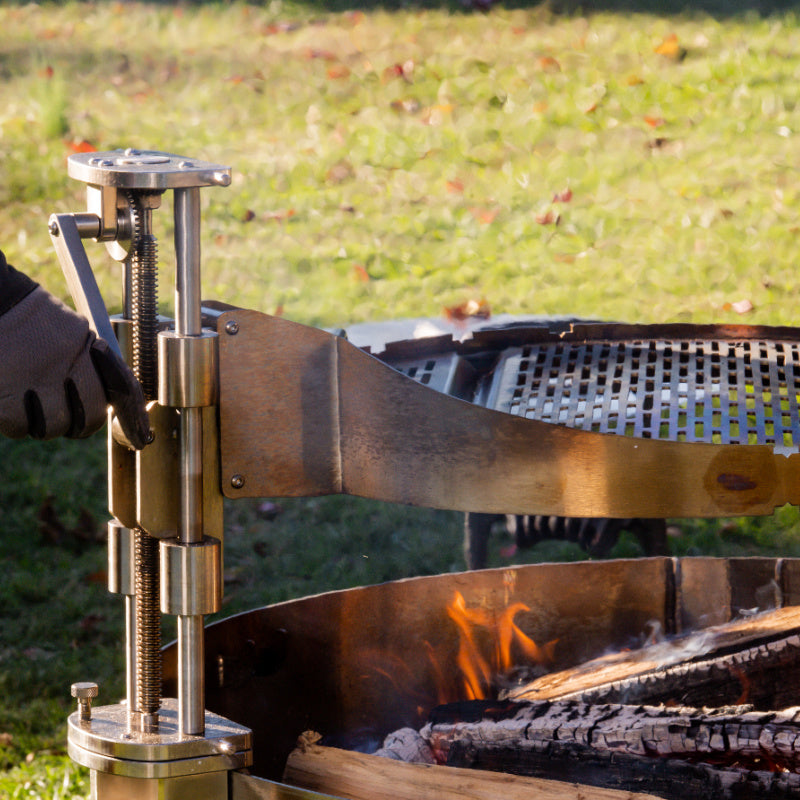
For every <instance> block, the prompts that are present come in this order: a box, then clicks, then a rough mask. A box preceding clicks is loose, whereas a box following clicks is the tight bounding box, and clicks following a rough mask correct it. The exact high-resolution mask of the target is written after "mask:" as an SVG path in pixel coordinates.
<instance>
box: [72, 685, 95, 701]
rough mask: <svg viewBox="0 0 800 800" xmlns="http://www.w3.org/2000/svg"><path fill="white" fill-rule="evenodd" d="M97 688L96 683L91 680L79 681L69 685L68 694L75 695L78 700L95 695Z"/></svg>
mask: <svg viewBox="0 0 800 800" xmlns="http://www.w3.org/2000/svg"><path fill="white" fill-rule="evenodd" d="M98 691H99V689H98V687H97V684H96V683H93V682H92V681H80V682H79V683H73V684H72V686H70V694H71V695H72V696H73V697H77V698H78V699H79V700H86V699H88V698H90V697H97V693H98Z"/></svg>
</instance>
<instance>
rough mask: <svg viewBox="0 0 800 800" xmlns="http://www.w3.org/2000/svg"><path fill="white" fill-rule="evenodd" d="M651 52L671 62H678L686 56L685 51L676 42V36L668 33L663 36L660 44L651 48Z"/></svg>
mask: <svg viewBox="0 0 800 800" xmlns="http://www.w3.org/2000/svg"><path fill="white" fill-rule="evenodd" d="M653 52H655V53H658V55H660V56H664V57H665V58H669V59H671V60H673V61H679V60H680V59H682V58H683V57H684V56H685V55H686V50H684V49H683V48H682V47H681V45H680V42H678V35H677V34H675V33H670V34H668V35H667V36H665V37H664V38H663V39H662V40H661V42H660V43H659V44H657V45H656V46H655V47H654V48H653Z"/></svg>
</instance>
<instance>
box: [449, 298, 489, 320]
mask: <svg viewBox="0 0 800 800" xmlns="http://www.w3.org/2000/svg"><path fill="white" fill-rule="evenodd" d="M442 311H443V313H444V316H445V318H446V319H448V320H450V321H451V322H464V320H467V319H489V318H490V317H491V316H492V312H491V309H490V308H489V303H488V302H487V301H486V300H485V299H484V298H481V299H480V300H467V301H466V302H465V303H461V304H459V305H457V306H448V307H445V308H444V309H442Z"/></svg>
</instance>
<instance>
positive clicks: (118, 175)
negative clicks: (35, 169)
mask: <svg viewBox="0 0 800 800" xmlns="http://www.w3.org/2000/svg"><path fill="white" fill-rule="evenodd" d="M67 172H68V174H69V176H70V177H71V178H75V179H77V180H79V181H83V182H84V183H88V184H91V185H94V186H114V187H116V188H119V189H146V190H149V191H165V190H167V189H189V188H193V187H198V186H228V185H229V184H230V182H231V169H230V167H226V166H222V165H221V164H212V163H209V162H207V161H198V160H197V159H189V158H186V157H184V156H179V155H175V154H173V153H162V152H159V151H157V150H134V149H132V148H129V149H127V150H112V151H109V152H105V153H75V154H73V155H71V156H70V157H69V158H68V159H67Z"/></svg>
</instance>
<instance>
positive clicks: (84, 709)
mask: <svg viewBox="0 0 800 800" xmlns="http://www.w3.org/2000/svg"><path fill="white" fill-rule="evenodd" d="M97 692H98V688H97V684H96V683H93V682H92V681H81V682H80V683H73V684H72V686H71V687H70V694H71V695H72V696H73V697H77V698H78V711H79V712H80V715H81V722H89V721H90V720H91V719H92V698H93V697H97Z"/></svg>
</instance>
